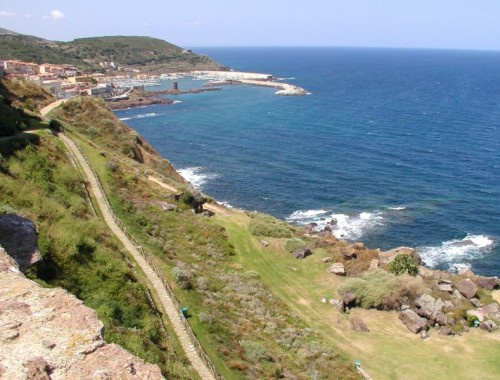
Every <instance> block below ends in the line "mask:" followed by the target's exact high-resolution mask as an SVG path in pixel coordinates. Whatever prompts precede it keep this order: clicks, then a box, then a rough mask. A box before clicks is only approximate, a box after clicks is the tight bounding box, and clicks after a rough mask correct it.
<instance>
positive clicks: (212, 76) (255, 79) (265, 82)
mask: <svg viewBox="0 0 500 380" xmlns="http://www.w3.org/2000/svg"><path fill="white" fill-rule="evenodd" d="M191 76H192V77H194V78H196V79H200V80H210V82H208V83H206V84H205V85H204V86H223V85H250V86H263V87H272V88H275V89H276V92H275V94H276V95H281V96H303V95H309V92H307V91H306V90H304V89H303V88H301V87H299V86H295V85H293V84H289V83H284V82H280V81H278V80H276V78H274V77H273V76H272V75H269V74H262V73H246V72H240V71H193V72H192V73H191Z"/></svg>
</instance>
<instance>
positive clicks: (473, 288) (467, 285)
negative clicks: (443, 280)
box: [455, 278, 477, 299]
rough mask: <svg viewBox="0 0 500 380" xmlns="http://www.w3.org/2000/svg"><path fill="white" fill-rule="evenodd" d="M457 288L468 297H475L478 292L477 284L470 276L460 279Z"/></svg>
mask: <svg viewBox="0 0 500 380" xmlns="http://www.w3.org/2000/svg"><path fill="white" fill-rule="evenodd" d="M455 288H457V289H458V291H459V292H460V293H461V294H462V295H463V296H464V297H465V298H467V299H471V298H474V297H475V296H476V294H477V285H476V284H475V283H474V282H473V281H472V280H471V279H470V278H466V279H463V280H460V281H458V282H457V283H455Z"/></svg>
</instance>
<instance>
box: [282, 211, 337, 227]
mask: <svg viewBox="0 0 500 380" xmlns="http://www.w3.org/2000/svg"><path fill="white" fill-rule="evenodd" d="M327 212H328V211H327V210H323V209H317V210H305V211H304V210H298V211H295V212H293V213H292V214H291V215H290V216H289V217H288V218H286V220H288V221H290V222H296V223H297V224H303V225H305V224H309V223H311V222H312V220H311V219H316V218H317V217H318V216H319V215H324V214H326V213H327Z"/></svg>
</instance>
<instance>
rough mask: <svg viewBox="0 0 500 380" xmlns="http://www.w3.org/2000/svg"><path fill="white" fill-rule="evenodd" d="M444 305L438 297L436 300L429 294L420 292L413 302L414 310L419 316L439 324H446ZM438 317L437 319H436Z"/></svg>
mask: <svg viewBox="0 0 500 380" xmlns="http://www.w3.org/2000/svg"><path fill="white" fill-rule="evenodd" d="M444 306H445V305H444V302H443V301H441V299H440V298H439V299H437V300H436V299H434V298H433V297H432V296H431V295H429V294H422V295H421V296H420V298H419V299H418V300H417V301H416V302H415V307H416V312H417V314H418V315H419V316H421V317H424V318H427V319H428V320H430V321H436V322H438V323H439V324H446V317H444V314H443V308H444ZM443 317H444V319H443ZM438 319H439V321H437V320H438ZM443 321H444V323H443Z"/></svg>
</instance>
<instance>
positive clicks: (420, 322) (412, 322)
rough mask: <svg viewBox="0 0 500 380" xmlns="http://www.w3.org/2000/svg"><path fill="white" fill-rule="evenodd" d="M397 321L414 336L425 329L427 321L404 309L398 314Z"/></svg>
mask: <svg viewBox="0 0 500 380" xmlns="http://www.w3.org/2000/svg"><path fill="white" fill-rule="evenodd" d="M399 319H400V320H401V322H403V324H404V325H405V326H406V327H407V328H408V330H410V331H411V332H413V333H415V334H418V333H419V332H420V331H422V330H426V329H427V321H426V320H425V319H424V318H421V317H419V316H418V314H417V313H415V312H414V311H413V310H411V309H406V310H403V311H402V312H401V313H399Z"/></svg>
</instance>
